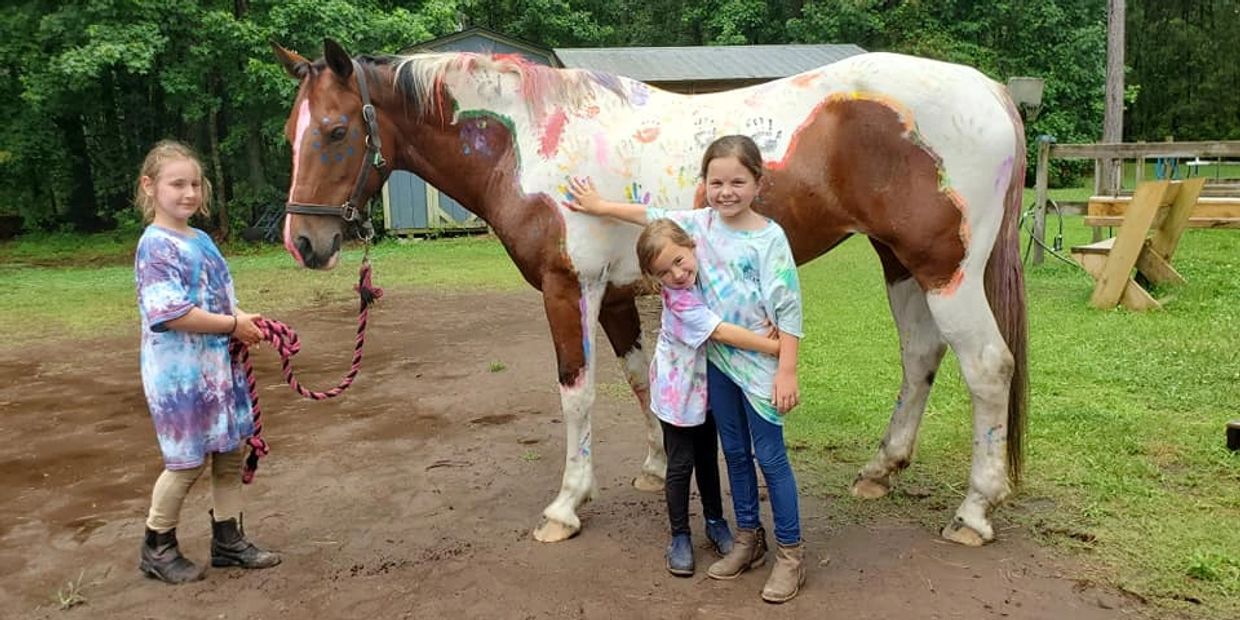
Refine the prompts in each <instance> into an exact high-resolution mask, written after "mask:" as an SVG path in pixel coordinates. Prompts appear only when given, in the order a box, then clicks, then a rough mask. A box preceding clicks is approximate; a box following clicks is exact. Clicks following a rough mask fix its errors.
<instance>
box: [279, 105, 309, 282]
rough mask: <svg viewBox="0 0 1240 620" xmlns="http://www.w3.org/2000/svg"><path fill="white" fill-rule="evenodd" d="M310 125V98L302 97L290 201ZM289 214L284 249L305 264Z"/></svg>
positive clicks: (296, 134)
mask: <svg viewBox="0 0 1240 620" xmlns="http://www.w3.org/2000/svg"><path fill="white" fill-rule="evenodd" d="M309 127H310V99H309V98H306V99H302V100H301V105H300V106H298V108H297V128H296V129H295V130H294V131H293V178H291V179H289V182H288V201H289V202H293V191H294V190H296V189H297V168H298V166H299V165H300V164H301V147H302V141H303V140H305V138H306V129H308V128H309ZM290 217H292V216H290V215H289V214H287V213H286V214H284V249H286V250H288V252H289V254H292V255H293V258H294V259H296V260H297V264H298V265H305V264H306V261H305V260H304V259H302V256H301V252H298V251H297V246H296V244H294V243H293V239H292V226H291V224H290V221H289V218H290Z"/></svg>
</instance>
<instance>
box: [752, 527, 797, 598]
mask: <svg viewBox="0 0 1240 620" xmlns="http://www.w3.org/2000/svg"><path fill="white" fill-rule="evenodd" d="M804 560H805V543H804V542H799V543H797V544H795V545H784V544H782V543H779V544H776V545H775V566H773V567H771V576H770V577H767V579H766V586H765V587H763V588H762V600H764V601H766V602H768V603H784V602H787V601H790V600H792V598H793V597H795V596H796V595H797V592H800V591H801V586H803V585H805V561H804Z"/></svg>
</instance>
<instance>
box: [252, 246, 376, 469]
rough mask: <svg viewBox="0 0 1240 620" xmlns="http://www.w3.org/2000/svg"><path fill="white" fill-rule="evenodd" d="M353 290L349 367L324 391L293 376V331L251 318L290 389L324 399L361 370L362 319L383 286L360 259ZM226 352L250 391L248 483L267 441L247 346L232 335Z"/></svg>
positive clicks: (298, 347)
mask: <svg viewBox="0 0 1240 620" xmlns="http://www.w3.org/2000/svg"><path fill="white" fill-rule="evenodd" d="M353 290H355V291H357V294H358V297H359V298H360V302H361V305H360V308H359V309H358V315H357V338H356V339H355V340H354V343H353V364H352V366H351V367H350V368H349V372H348V374H346V375H345V376H344V378H343V379H341V380H340V383H339V384H337V385H336V387H334V388H332V389H330V390H327V391H326V392H316V391H314V390H311V389H308V388H306V387H305V386H304V385H302V384H301V383H300V382H299V381H297V377H296V376H294V375H293V356H294V355H297V352H298V351H300V350H301V342H300V341H299V340H298V338H297V332H295V331H293V329H292V328H291V327H289V326H287V325H285V324H284V323H281V322H279V321H273V320H271V319H258V320H256V321H254V324H255V325H256V326H257V327H258V329H259V330H260V331H262V332H263V340H265V341H267V342H269V343H271V347H272V348H273V349H275V351H276V353H278V354H279V355H280V364H281V366H282V367H283V369H284V381H285V382H287V383H288V385H289V387H291V388H293V390H294V391H296V392H297V393H298V394H301V395H302V396H304V397H306V398H309V399H311V400H326V399H328V398H334V397H336V396H339V395H340V394H341V393H342V392H344V391H345V390H346V389H348V388H349V386H350V385H352V384H353V379H354V378H355V377H357V373H358V371H360V370H361V369H362V345H363V344H365V343H366V319H367V317H368V316H369V315H370V306H371V305H373V304H374V303H375V302H376V301H378V300H379V298H380V297H382V296H383V289H381V288H379V287H376V286H373V285H372V284H371V283H370V262H369V261H365V260H363V261H362V267H361V269H360V271H359V273H358V282H357V286H355V287H353ZM229 351H230V352H231V353H232V356H233V359H236V360H237V361H239V362H241V365H242V366H244V367H245V381H246V388H247V389H248V390H249V391H250V403H251V405H252V408H253V410H254V435H253V436H251V437H250V438H249V440H248V443H249V445H250V453H249V454H248V455H247V456H246V459H245V467H244V468H243V469H242V471H241V481H242V482H244V483H245V484H249V483H250V482H252V481H253V480H254V473H255V472H256V471H258V459H260V458H262V457H264V456H267V453H268V452H270V451H271V448H270V446H268V445H267V441H266V440H265V439H263V410H262V408H261V407H259V405H258V384H257V383H256V382H255V380H254V367H253V366H252V365H251V364H250V348H249V347H247V346H246V345H245V344H243V343H242V342H241V341H240V340H237V339H235V338H234V339H233V340H232V341H231V342H230V343H229Z"/></svg>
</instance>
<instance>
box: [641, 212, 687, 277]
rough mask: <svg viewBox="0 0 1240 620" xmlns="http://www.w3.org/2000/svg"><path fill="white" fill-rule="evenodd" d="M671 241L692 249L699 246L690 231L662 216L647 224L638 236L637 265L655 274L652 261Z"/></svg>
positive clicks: (644, 271)
mask: <svg viewBox="0 0 1240 620" xmlns="http://www.w3.org/2000/svg"><path fill="white" fill-rule="evenodd" d="M669 243H671V244H675V245H678V246H680V247H682V248H688V249H690V250H692V249H693V248H695V247H697V244H695V243H693V238H692V237H690V236H689V233H687V232H685V229H683V228H681V227H680V224H677V223H676V222H673V221H672V220H669V219H666V218H660V219H657V220H655V221H653V222H650V223H649V224H646V227H645V228H643V229H642V234H640V235H638V236H637V266H638V267H640V268H641V270H642V273H644V274H646V275H648V276H654V269H653V268H652V263H654V259H656V258H658V257H659V254H660V253H662V252H663V250H664V248H666V247H667V245H668V244H669Z"/></svg>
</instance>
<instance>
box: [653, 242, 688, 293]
mask: <svg viewBox="0 0 1240 620" xmlns="http://www.w3.org/2000/svg"><path fill="white" fill-rule="evenodd" d="M650 267H651V271H652V272H653V273H654V275H655V276H656V277H657V278H659V282H660V283H662V284H663V286H666V287H668V288H689V287H691V286H693V284H694V282H697V258H696V257H695V256H694V255H693V249H692V248H686V247H683V246H679V245H676V244H675V243H669V244H667V247H665V248H663V251H661V252H659V255H658V256H656V257H655V258H654V260H653V261H651V263H650Z"/></svg>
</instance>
